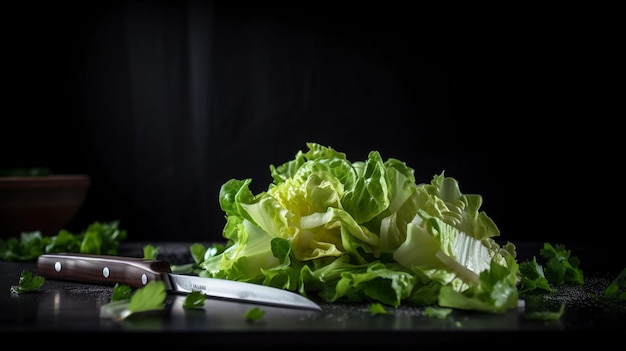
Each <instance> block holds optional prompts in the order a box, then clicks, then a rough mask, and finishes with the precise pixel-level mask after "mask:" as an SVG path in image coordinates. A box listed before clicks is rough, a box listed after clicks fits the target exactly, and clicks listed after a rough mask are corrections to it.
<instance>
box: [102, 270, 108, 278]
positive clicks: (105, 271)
mask: <svg viewBox="0 0 626 351" xmlns="http://www.w3.org/2000/svg"><path fill="white" fill-rule="evenodd" d="M102 275H103V276H104V277H105V278H108V277H109V267H104V268H102Z"/></svg>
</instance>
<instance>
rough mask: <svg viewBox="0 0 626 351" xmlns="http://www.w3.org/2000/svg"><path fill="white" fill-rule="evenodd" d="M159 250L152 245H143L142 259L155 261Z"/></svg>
mask: <svg viewBox="0 0 626 351" xmlns="http://www.w3.org/2000/svg"><path fill="white" fill-rule="evenodd" d="M160 250H161V248H160V247H158V246H153V245H150V244H148V245H145V246H144V247H143V258H144V259H146V260H155V259H156V258H157V257H158V256H159V251H160Z"/></svg>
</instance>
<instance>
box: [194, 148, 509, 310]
mask: <svg viewBox="0 0 626 351" xmlns="http://www.w3.org/2000/svg"><path fill="white" fill-rule="evenodd" d="M306 145H307V147H308V151H306V152H303V151H298V152H297V153H296V155H295V158H294V159H293V160H291V161H288V162H286V163H284V164H282V165H280V166H278V167H275V166H273V165H270V166H269V168H270V172H271V175H272V178H273V181H272V183H271V184H269V186H268V188H267V190H266V191H263V192H261V193H259V194H253V193H252V192H251V191H250V188H249V186H250V183H251V182H252V180H251V179H243V180H238V179H231V180H229V181H227V182H226V183H224V184H223V185H222V187H221V189H220V194H219V203H220V206H221V208H222V210H223V211H224V212H225V218H226V224H225V226H224V230H223V236H224V238H225V239H226V240H227V244H226V245H225V246H224V250H222V251H219V252H216V251H210V250H207V254H206V255H205V257H204V260H203V261H202V262H200V267H201V271H200V275H203V276H209V277H214V278H223V279H230V280H238V281H246V282H251V283H257V284H263V285H268V286H273V287H278V288H282V289H288V290H292V291H297V292H299V293H301V294H303V295H309V296H311V295H313V294H315V295H316V296H318V297H319V298H321V299H322V300H324V301H326V302H335V301H342V302H358V301H360V302H379V303H383V304H386V305H390V306H399V305H401V304H413V305H420V306H430V305H436V306H440V307H448V308H455V309H464V310H476V311H486V312H494V313H497V312H504V311H506V310H507V309H509V308H512V307H516V306H517V302H518V290H517V283H518V276H519V266H518V263H517V261H516V258H515V256H516V253H515V246H514V245H513V244H512V243H508V242H507V243H506V244H504V245H502V246H501V245H500V244H498V243H497V242H496V241H495V240H494V239H493V238H494V237H496V236H498V235H499V234H500V233H499V230H498V228H497V226H496V225H495V223H494V222H493V221H492V220H491V219H490V218H489V217H488V216H487V215H486V214H485V213H484V212H482V211H480V206H481V204H482V197H481V196H479V195H468V194H462V193H461V192H460V189H459V185H458V182H457V181H456V180H455V179H453V178H450V177H445V176H444V173H443V172H442V173H441V174H439V175H435V176H434V177H433V179H432V180H431V182H430V183H424V184H418V183H416V180H415V177H414V170H413V169H412V168H410V167H408V166H407V165H406V164H405V163H404V162H402V161H400V160H397V159H387V160H383V159H382V157H381V155H380V154H379V152H377V151H371V152H370V153H369V155H368V158H367V160H364V161H356V162H351V161H349V160H348V159H347V157H346V155H345V154H344V153H342V152H338V151H336V150H334V149H333V148H331V147H326V146H322V145H319V144H316V143H307V144H306Z"/></svg>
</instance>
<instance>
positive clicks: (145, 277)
mask: <svg viewBox="0 0 626 351" xmlns="http://www.w3.org/2000/svg"><path fill="white" fill-rule="evenodd" d="M147 282H148V276H146V274H145V273H144V274H142V275H141V284H143V285H146V283H147Z"/></svg>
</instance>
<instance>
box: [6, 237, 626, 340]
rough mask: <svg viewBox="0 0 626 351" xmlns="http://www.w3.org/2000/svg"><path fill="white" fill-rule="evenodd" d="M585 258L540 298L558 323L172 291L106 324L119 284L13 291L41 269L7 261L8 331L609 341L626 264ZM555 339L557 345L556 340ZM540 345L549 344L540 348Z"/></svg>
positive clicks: (151, 336) (183, 256)
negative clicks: (575, 278)
mask: <svg viewBox="0 0 626 351" xmlns="http://www.w3.org/2000/svg"><path fill="white" fill-rule="evenodd" d="M145 244H146V243H124V244H122V246H121V248H120V254H121V255H126V256H133V257H141V256H142V248H143V245H145ZM150 244H152V245H154V246H159V247H160V256H159V258H164V259H167V260H169V261H170V262H171V263H173V264H183V263H189V262H191V256H189V254H188V248H189V245H190V243H170V242H168V243H150ZM516 245H517V247H518V261H520V262H521V261H522V260H526V259H528V258H531V257H532V256H537V257H538V256H539V248H540V247H541V246H542V243H525V244H519V243H516ZM566 246H567V247H568V248H570V249H571V251H572V254H573V255H576V256H578V257H579V258H580V261H581V269H583V271H584V272H585V284H584V285H583V286H565V287H560V288H559V289H558V290H557V291H555V292H554V293H551V294H546V295H543V296H542V297H541V299H542V301H543V303H545V304H546V306H552V307H555V306H556V307H557V308H558V305H560V303H561V302H565V306H566V309H565V313H564V315H563V316H562V317H561V318H560V319H558V320H553V321H546V320H535V319H529V318H526V316H525V311H526V309H527V308H528V303H527V302H526V301H524V300H520V304H519V306H518V307H517V308H514V309H511V310H509V311H507V312H505V313H501V314H490V313H476V312H468V311H456V310H455V311H453V312H452V313H451V314H449V315H448V316H447V317H445V318H442V319H438V318H434V317H427V316H425V315H424V314H423V313H422V312H423V309H422V308H418V307H412V306H400V307H397V308H390V309H388V311H389V313H387V314H377V315H373V314H370V312H369V310H368V308H369V305H368V304H366V303H349V304H348V303H324V302H322V301H319V300H317V299H315V298H314V297H313V298H312V299H314V300H315V301H316V302H318V304H319V305H320V306H321V307H322V311H321V312H316V311H309V310H299V309H292V308H281V307H272V306H262V309H263V310H264V311H265V315H264V316H263V318H261V319H260V320H257V321H249V320H247V319H246V318H245V317H244V315H245V313H246V312H247V311H248V310H249V309H250V308H252V307H254V306H255V305H253V304H248V303H240V302H232V301H225V300H217V299H207V300H206V303H205V306H204V308H202V309H192V310H190V309H183V307H182V302H183V300H184V296H183V295H174V294H171V295H168V297H167V300H166V308H165V310H163V311H158V312H154V313H152V312H151V313H148V314H146V315H141V316H138V317H137V318H129V319H126V320H124V321H123V322H118V321H114V320H111V319H110V318H102V317H101V316H100V306H101V305H103V304H105V303H108V302H110V299H111V292H112V287H111V286H101V285H95V284H81V283H74V282H65V281H55V280H50V279H47V280H46V281H45V283H44V285H43V286H42V287H41V288H40V289H39V290H38V291H36V292H31V293H22V294H19V295H16V294H12V293H11V291H10V287H11V286H13V285H16V284H17V283H18V281H19V277H20V274H21V272H22V271H23V270H24V269H28V270H31V271H33V272H36V266H35V262H0V311H1V312H0V313H1V318H0V331H2V332H4V333H11V334H12V335H14V334H15V333H23V334H24V335H33V338H30V339H29V341H30V342H43V341H44V340H47V339H46V338H45V337H40V336H39V335H41V336H46V335H51V336H54V338H59V337H60V336H61V335H63V334H66V333H67V334H72V335H73V334H75V333H84V334H95V335H96V338H97V341H96V340H94V341H93V342H94V343H98V344H99V345H105V344H115V343H116V340H117V339H116V336H117V335H118V334H119V333H124V334H126V337H130V336H136V337H138V338H143V339H144V340H146V339H147V340H150V341H152V342H155V343H156V342H161V341H163V342H165V341H168V342H169V341H172V340H178V341H181V342H182V341H184V343H185V344H186V345H192V344H198V345H206V346H209V345H212V344H213V345H214V344H216V343H224V344H228V345H251V344H261V345H273V344H276V345H281V344H283V343H290V344H301V346H312V345H328V346H329V347H330V346H337V345H342V344H345V345H358V344H366V345H371V346H373V345H380V346H385V345H389V346H390V345H407V344H415V345H418V344H420V345H424V344H438V345H446V344H449V345H452V344H460V343H467V342H471V341H472V340H478V339H480V340H481V342H483V341H486V340H490V339H492V338H494V337H501V338H503V339H505V340H508V342H517V343H529V344H531V343H533V341H532V340H533V337H534V336H535V335H539V334H542V333H546V332H549V333H554V336H555V337H554V338H551V340H562V341H560V342H562V343H567V342H571V341H572V340H579V338H580V336H584V335H587V334H589V335H591V334H597V333H601V334H602V340H605V341H606V340H608V339H610V338H615V339H616V340H617V338H618V336H619V334H620V333H619V332H624V331H626V304H625V303H624V302H622V301H616V300H615V299H603V298H598V297H597V295H600V294H602V293H603V291H604V288H605V287H606V286H607V285H608V284H609V283H610V281H611V280H612V279H614V278H615V277H616V276H617V274H618V273H619V272H620V271H621V270H622V269H623V268H624V267H626V264H625V263H624V259H623V255H620V254H619V253H618V249H617V248H612V249H611V248H604V249H600V248H594V247H591V246H589V245H577V244H571V243H569V244H567V245H566ZM555 342H556V341H555ZM539 344H541V342H539Z"/></svg>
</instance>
